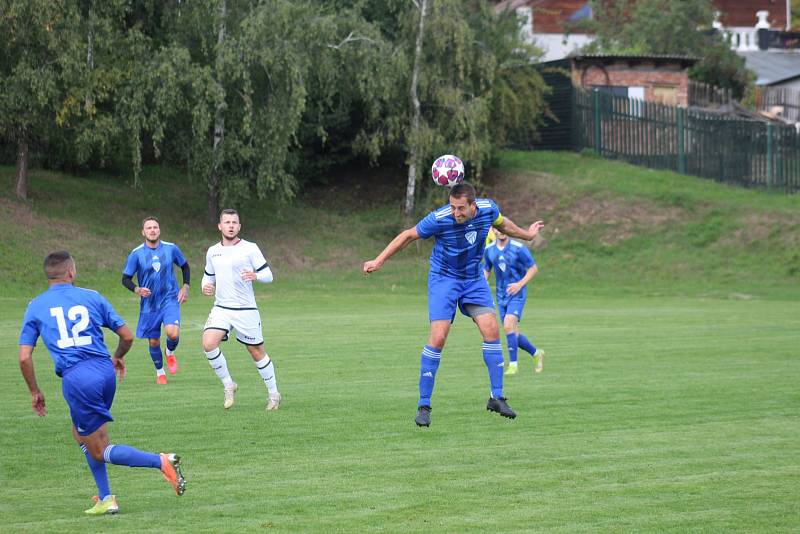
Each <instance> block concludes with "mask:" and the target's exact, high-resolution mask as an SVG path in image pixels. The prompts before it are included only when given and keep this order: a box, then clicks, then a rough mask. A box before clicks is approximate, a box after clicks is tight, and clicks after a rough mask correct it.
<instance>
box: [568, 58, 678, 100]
mask: <svg viewBox="0 0 800 534" xmlns="http://www.w3.org/2000/svg"><path fill="white" fill-rule="evenodd" d="M572 82H573V83H574V84H575V85H577V86H583V87H591V86H596V85H612V86H623V87H644V98H645V100H646V101H648V102H656V101H661V102H663V103H668V104H670V103H672V104H677V105H679V106H687V105H688V103H689V75H688V73H687V70H686V69H684V68H683V67H681V66H680V65H679V64H677V63H675V64H666V65H663V64H659V65H656V64H655V63H654V62H642V63H639V64H635V65H631V64H629V63H627V62H613V63H608V64H602V63H601V62H597V61H594V62H593V61H575V62H573V66H572ZM670 95H674V102H669V100H670V99H671V97H670Z"/></svg>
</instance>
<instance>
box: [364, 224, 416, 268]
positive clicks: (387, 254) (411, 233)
mask: <svg viewBox="0 0 800 534" xmlns="http://www.w3.org/2000/svg"><path fill="white" fill-rule="evenodd" d="M417 239H419V234H418V233H417V228H416V226H415V227H413V228H409V229H407V230H403V231H402V232H400V233H399V234H397V237H395V238H394V239H392V240H391V241H390V242H389V244H388V245H386V248H385V249H383V252H381V253H380V254H378V256H377V257H376V258H375V259H374V260H370V261H365V262H364V274H369V273H372V272H375V271H377V270H378V269H380V268H381V267H382V266H383V264H384V263H386V260H388V259H389V258H391V257H392V256H394V255H395V254H396V253H398V252H399V251H401V250H403V249H404V248H405V247H406V246H408V245H409V243H413V242H414V241H416V240H417Z"/></svg>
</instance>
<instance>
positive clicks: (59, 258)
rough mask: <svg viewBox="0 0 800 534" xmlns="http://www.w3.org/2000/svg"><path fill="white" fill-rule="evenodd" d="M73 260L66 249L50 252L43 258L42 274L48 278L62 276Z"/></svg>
mask: <svg viewBox="0 0 800 534" xmlns="http://www.w3.org/2000/svg"><path fill="white" fill-rule="evenodd" d="M73 261H74V260H73V259H72V256H70V254H69V252H67V251H66V250H58V251H56V252H51V253H50V254H48V255H47V257H46V258H45V259H44V274H45V275H46V276H47V279H48V280H53V279H56V278H62V277H63V276H64V275H66V274H67V270H68V269H69V266H70V264H71V262H73Z"/></svg>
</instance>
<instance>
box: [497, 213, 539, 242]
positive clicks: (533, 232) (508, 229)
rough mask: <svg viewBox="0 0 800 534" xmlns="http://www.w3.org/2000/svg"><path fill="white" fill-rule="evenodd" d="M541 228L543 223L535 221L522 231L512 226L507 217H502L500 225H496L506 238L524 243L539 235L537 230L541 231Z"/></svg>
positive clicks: (512, 223)
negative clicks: (513, 238)
mask: <svg viewBox="0 0 800 534" xmlns="http://www.w3.org/2000/svg"><path fill="white" fill-rule="evenodd" d="M543 226H544V221H536V222H535V223H533V224H532V225H530V226H529V227H528V228H527V230H523V229H522V228H520V227H519V226H517V225H516V224H514V221H512V220H511V219H509V218H508V217H503V220H502V221H500V224H498V225H497V228H498V229H499V230H500V231H501V232H503V233H504V234H506V235H508V236H511V237H516V238H517V239H523V240H525V241H532V240H533V238H534V237H536V236H537V235H539V230H541V229H542V227H543Z"/></svg>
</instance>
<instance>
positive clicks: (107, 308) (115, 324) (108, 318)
mask: <svg viewBox="0 0 800 534" xmlns="http://www.w3.org/2000/svg"><path fill="white" fill-rule="evenodd" d="M97 299H98V304H99V306H98V308H99V310H100V313H101V314H102V320H103V326H105V327H107V328H110V329H111V330H113V331H114V332H116V331H117V329H118V328H119V327H120V326H123V325H124V324H125V320H124V319H123V318H122V317H120V316H119V314H118V313H117V311H116V310H115V309H114V306H112V305H111V303H110V302H108V301H107V300H106V299H105V297H103V296H102V295H100V294H99V293H98V294H97Z"/></svg>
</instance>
